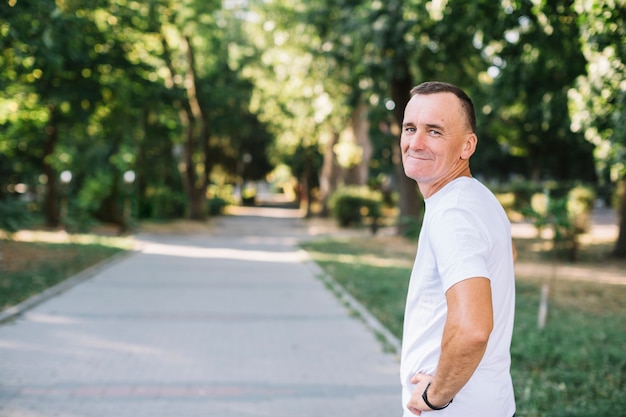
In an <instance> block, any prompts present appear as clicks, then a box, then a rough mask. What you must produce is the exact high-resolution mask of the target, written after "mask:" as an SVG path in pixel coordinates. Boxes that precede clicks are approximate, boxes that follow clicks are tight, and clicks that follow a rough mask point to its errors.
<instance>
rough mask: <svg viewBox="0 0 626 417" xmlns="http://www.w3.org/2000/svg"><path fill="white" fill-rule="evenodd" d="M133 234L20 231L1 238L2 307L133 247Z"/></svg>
mask: <svg viewBox="0 0 626 417" xmlns="http://www.w3.org/2000/svg"><path fill="white" fill-rule="evenodd" d="M131 244H132V240H131V239H130V238H117V237H107V236H97V235H66V234H64V233H58V232H20V233H18V234H16V235H15V236H14V237H13V239H10V240H9V239H7V238H0V253H1V254H2V259H0V310H3V309H5V308H7V307H10V306H13V305H16V304H18V303H20V302H21V301H24V300H26V299H27V298H28V297H30V296H32V295H34V294H37V293H39V292H41V291H43V290H45V289H46V288H48V287H51V286H53V285H55V284H58V283H59V282H61V281H63V280H65V279H67V278H69V277H71V276H72V275H74V274H77V273H78V272H80V271H82V270H84V269H86V268H88V267H90V266H92V265H95V264H97V263H99V262H101V261H103V260H105V259H107V258H109V257H111V256H112V255H114V254H116V253H118V252H120V251H124V250H128V249H130V248H131Z"/></svg>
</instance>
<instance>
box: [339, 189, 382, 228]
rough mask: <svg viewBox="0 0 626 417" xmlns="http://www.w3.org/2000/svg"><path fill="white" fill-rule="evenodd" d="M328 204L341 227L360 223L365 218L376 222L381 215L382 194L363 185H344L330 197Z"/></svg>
mask: <svg viewBox="0 0 626 417" xmlns="http://www.w3.org/2000/svg"><path fill="white" fill-rule="evenodd" d="M328 205H329V207H330V209H331V212H332V214H333V217H334V218H335V219H337V221H338V222H339V225H340V226H341V227H349V226H352V225H357V224H361V223H362V222H363V219H365V218H370V219H372V222H373V224H376V222H377V220H378V219H379V218H380V217H381V215H382V206H383V196H382V193H381V192H380V191H373V190H371V189H369V188H368V187H365V186H346V187H343V188H340V189H339V190H337V191H336V192H335V193H334V194H333V195H332V196H331V197H330V200H329V201H328Z"/></svg>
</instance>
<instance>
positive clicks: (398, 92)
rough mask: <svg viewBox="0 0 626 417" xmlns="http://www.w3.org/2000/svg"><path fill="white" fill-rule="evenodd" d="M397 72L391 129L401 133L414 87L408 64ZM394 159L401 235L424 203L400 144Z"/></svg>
mask: <svg viewBox="0 0 626 417" xmlns="http://www.w3.org/2000/svg"><path fill="white" fill-rule="evenodd" d="M396 73H397V74H398V76H396V77H394V79H393V80H392V83H391V98H392V99H393V101H394V102H395V105H396V106H395V108H394V110H393V115H394V121H395V127H392V129H391V131H392V132H396V133H397V134H399V133H400V132H401V126H402V120H403V119H404V108H405V107H406V105H407V103H408V102H409V99H410V96H409V93H410V91H411V88H412V87H413V82H412V80H411V77H410V75H409V70H408V66H407V65H406V64H404V69H403V70H399V71H396ZM396 133H394V134H396ZM398 141H399V138H398ZM393 161H394V166H395V171H396V180H397V188H398V192H399V199H398V208H399V210H400V215H399V221H398V226H397V231H396V232H397V234H399V235H401V234H404V232H405V231H406V230H407V229H408V228H409V226H410V224H411V222H419V221H420V219H421V215H422V205H423V203H422V200H421V198H420V196H419V194H418V189H417V184H416V183H415V181H414V180H412V179H410V178H408V177H407V176H406V175H405V174H404V166H403V164H402V155H401V152H400V146H399V144H398V145H396V146H394V147H393Z"/></svg>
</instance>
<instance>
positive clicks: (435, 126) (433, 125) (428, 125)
mask: <svg viewBox="0 0 626 417" xmlns="http://www.w3.org/2000/svg"><path fill="white" fill-rule="evenodd" d="M408 126H413V127H414V126H416V125H415V123H413V122H404V123H402V127H408ZM424 126H425V127H426V129H436V130H441V131H442V132H445V130H446V129H445V128H444V127H443V126H442V125H440V124H437V123H426V124H425V125H424Z"/></svg>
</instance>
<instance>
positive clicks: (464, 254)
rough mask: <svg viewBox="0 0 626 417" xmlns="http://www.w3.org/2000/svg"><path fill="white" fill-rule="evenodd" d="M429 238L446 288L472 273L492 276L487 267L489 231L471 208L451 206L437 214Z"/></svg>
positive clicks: (469, 276)
mask: <svg viewBox="0 0 626 417" xmlns="http://www.w3.org/2000/svg"><path fill="white" fill-rule="evenodd" d="M432 220H433V222H432V223H431V226H430V236H429V238H430V242H431V248H432V250H433V251H434V255H435V259H436V263H437V269H438V270H439V274H440V276H441V281H442V282H441V284H442V286H443V290H444V292H445V291H447V290H448V289H449V288H450V287H452V286H453V285H454V284H456V283H458V282H460V281H463V280H465V279H468V278H473V277H485V278H488V279H491V277H490V276H489V271H488V268H487V258H488V254H489V247H490V243H489V235H488V234H487V233H486V232H485V230H484V228H483V227H482V224H481V222H480V221H479V220H478V219H477V218H476V217H475V216H472V214H471V213H470V212H469V211H468V210H463V209H460V208H451V209H448V210H444V211H442V212H441V213H439V214H438V215H437V216H435V217H434V218H433V219H432Z"/></svg>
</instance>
